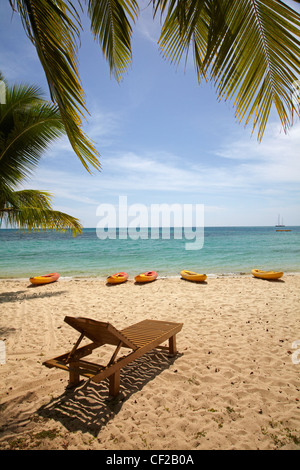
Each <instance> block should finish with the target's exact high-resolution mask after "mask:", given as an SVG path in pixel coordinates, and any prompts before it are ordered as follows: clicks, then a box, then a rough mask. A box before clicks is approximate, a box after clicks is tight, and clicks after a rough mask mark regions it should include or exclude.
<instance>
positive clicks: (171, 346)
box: [169, 335, 177, 356]
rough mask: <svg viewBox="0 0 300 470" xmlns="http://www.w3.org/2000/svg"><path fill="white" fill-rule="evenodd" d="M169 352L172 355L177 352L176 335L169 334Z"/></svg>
mask: <svg viewBox="0 0 300 470" xmlns="http://www.w3.org/2000/svg"><path fill="white" fill-rule="evenodd" d="M169 354H171V355H172V356H175V355H176V354H177V348H176V335H174V336H171V338H170V339H169Z"/></svg>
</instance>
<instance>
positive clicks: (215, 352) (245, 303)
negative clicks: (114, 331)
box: [0, 275, 300, 450]
mask: <svg viewBox="0 0 300 470" xmlns="http://www.w3.org/2000/svg"><path fill="white" fill-rule="evenodd" d="M28 285H29V281H27V280H14V281H8V280H7V281H1V282H0V340H2V341H4V342H5V348H6V356H5V364H2V365H1V364H0V400H1V405H0V449H85V450H87V449H106V450H117V449H121V450H133V449H138V450H144V449H145V450H146V449H148V450H149V449H150V450H200V449H254V450H255V449H300V401H299V399H300V393H299V389H300V382H299V373H300V364H296V363H295V361H293V360H292V358H293V357H295V355H294V356H292V353H295V349H292V344H293V342H294V341H296V340H300V315H299V305H300V304H299V292H300V276H297V275H290V276H284V277H283V278H282V281H278V282H268V281H263V280H259V279H254V278H252V277H251V276H249V277H248V276H244V277H236V278H234V277H231V278H226V277H224V278H219V279H208V281H207V283H206V284H193V283H190V282H188V281H184V280H181V279H158V280H156V281H155V282H154V283H150V284H146V285H142V286H140V285H136V284H135V283H134V282H133V281H128V282H127V283H125V284H122V285H118V286H111V287H109V286H107V285H106V283H105V282H104V281H102V280H91V279H90V280H59V281H58V282H56V283H53V284H49V285H46V286H41V287H36V288H34V287H33V288H29V287H28ZM65 315H70V316H85V317H90V318H94V319H98V320H101V321H109V322H111V323H112V324H113V325H114V326H116V327H117V328H120V329H122V328H124V327H126V326H129V325H131V324H133V323H136V322H138V321H140V320H143V319H145V318H150V319H158V320H170V321H176V322H183V323H184V326H183V329H182V331H181V332H180V333H179V334H178V336H177V346H178V350H179V354H178V356H177V357H176V358H175V359H170V358H169V357H167V356H166V355H164V354H163V353H162V352H158V351H154V352H152V353H150V354H147V355H145V356H144V357H143V358H141V359H139V360H138V361H136V362H135V363H133V364H132V365H130V366H128V367H127V368H126V369H124V370H123V373H122V374H121V392H122V393H121V396H120V397H119V399H114V400H108V399H107V392H108V382H107V381H104V382H102V383H101V384H99V385H97V384H93V383H92V382H89V381H86V380H85V381H84V383H83V384H81V385H80V386H79V387H78V388H76V389H75V390H68V391H66V385H67V383H68V374H67V373H66V372H64V371H62V370H59V369H48V368H46V367H45V366H43V365H42V363H43V361H45V360H46V359H50V358H52V357H54V356H55V355H58V354H61V353H64V352H67V351H69V350H70V349H71V348H72V346H73V344H74V342H75V341H76V339H77V337H78V333H77V332H76V331H75V330H74V329H72V328H71V327H70V326H68V325H67V324H66V323H65V322H64V317H65ZM2 344H3V343H2ZM299 348H300V346H299ZM100 351H101V349H99V354H100ZM104 351H105V350H104ZM299 358H300V354H299ZM99 362H100V363H101V362H103V361H101V360H100V361H99Z"/></svg>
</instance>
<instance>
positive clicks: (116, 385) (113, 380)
mask: <svg viewBox="0 0 300 470" xmlns="http://www.w3.org/2000/svg"><path fill="white" fill-rule="evenodd" d="M119 392H120V371H119V370H117V371H116V372H115V373H114V374H112V375H111V376H110V377H109V394H110V395H111V396H113V397H115V396H117V395H119Z"/></svg>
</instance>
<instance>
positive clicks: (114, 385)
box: [43, 316, 183, 396]
mask: <svg viewBox="0 0 300 470" xmlns="http://www.w3.org/2000/svg"><path fill="white" fill-rule="evenodd" d="M65 322H66V323H68V324H69V325H71V326H72V327H73V328H75V329H76V330H77V331H79V332H80V336H79V338H78V340H77V341H76V343H75V345H74V347H73V349H72V350H71V351H70V352H68V353H66V354H63V355H62V356H58V357H55V358H54V359H50V360H48V361H45V362H44V363H43V364H44V365H45V366H47V367H50V368H51V367H58V368H60V369H64V370H66V371H68V372H69V385H70V386H75V385H77V384H78V383H79V377H80V375H82V376H84V377H88V378H89V379H91V380H92V381H93V382H96V383H99V382H101V381H102V380H104V379H106V378H109V394H110V395H112V396H116V395H118V394H119V390H120V370H121V369H122V368H123V367H124V366H126V365H127V364H129V363H130V362H132V361H134V360H135V359H137V358H139V357H141V356H142V355H143V354H145V353H147V352H149V351H151V350H152V349H154V348H160V349H165V350H168V351H169V354H171V355H176V353H177V349H176V334H177V333H179V331H180V330H181V328H182V326H183V324H182V323H173V322H167V321H157V320H143V321H141V322H139V323H136V324H135V325H132V326H129V327H127V328H124V329H123V330H121V331H119V330H117V329H116V328H114V327H113V326H112V325H111V324H110V323H104V322H100V321H96V320H91V319H89V318H74V317H68V316H67V317H65ZM84 337H86V338H88V339H90V340H91V341H92V342H91V343H89V344H87V345H86V346H82V347H81V348H78V346H79V344H80V342H81V341H82V339H83V338H84ZM167 340H169V345H168V346H161V344H162V343H164V342H165V341H167ZM104 344H111V345H115V346H116V349H115V351H114V353H113V355H112V357H111V359H110V360H109V361H108V363H107V365H106V366H101V365H99V364H94V363H92V362H87V361H84V360H82V358H83V357H85V356H88V355H89V354H91V352H92V351H93V350H94V349H96V348H98V347H100V346H102V345H104ZM121 348H129V349H131V350H132V351H131V352H129V353H128V354H127V355H126V356H123V357H120V358H119V359H117V355H118V353H119V351H120V349H121Z"/></svg>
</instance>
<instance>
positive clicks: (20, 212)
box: [0, 190, 82, 236]
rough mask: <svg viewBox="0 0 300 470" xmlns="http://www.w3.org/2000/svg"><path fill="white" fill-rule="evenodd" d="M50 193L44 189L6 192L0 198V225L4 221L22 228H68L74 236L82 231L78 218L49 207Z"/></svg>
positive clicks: (11, 225)
mask: <svg viewBox="0 0 300 470" xmlns="http://www.w3.org/2000/svg"><path fill="white" fill-rule="evenodd" d="M50 201H51V195H50V194H49V193H47V192H45V191H38V190H23V191H11V193H10V195H9V194H8V192H6V200H5V201H3V199H2V201H1V199H0V225H1V223H2V222H4V223H5V224H6V225H7V226H10V227H12V228H20V229H22V230H29V231H30V230H59V231H65V230H68V231H70V232H71V233H72V235H74V236H76V235H77V234H79V233H81V232H82V225H81V224H80V222H79V220H78V219H76V218H75V217H72V216H70V215H68V214H65V213H64V212H60V211H56V210H53V209H52V208H51V203H50Z"/></svg>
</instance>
